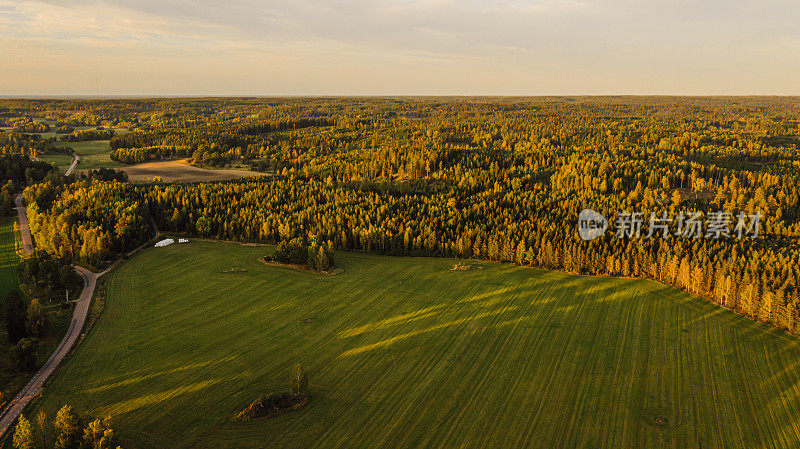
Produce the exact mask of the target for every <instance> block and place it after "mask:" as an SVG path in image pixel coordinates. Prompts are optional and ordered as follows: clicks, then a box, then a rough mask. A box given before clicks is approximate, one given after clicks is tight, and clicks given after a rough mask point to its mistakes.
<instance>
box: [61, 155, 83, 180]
mask: <svg viewBox="0 0 800 449" xmlns="http://www.w3.org/2000/svg"><path fill="white" fill-rule="evenodd" d="M80 160H81V157H80V156H78V155H77V154H73V155H72V164H70V165H69V167H67V171H65V172H64V175H66V176H69V175H71V174H72V171H73V170H75V167H77V166H78V162H80Z"/></svg>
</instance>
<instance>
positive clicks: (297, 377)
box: [292, 363, 308, 393]
mask: <svg viewBox="0 0 800 449" xmlns="http://www.w3.org/2000/svg"><path fill="white" fill-rule="evenodd" d="M306 387H308V374H306V370H304V369H303V366H302V365H300V364H299V363H298V364H297V365H295V366H294V367H293V368H292V393H302V392H303V391H304V390H305V389H306Z"/></svg>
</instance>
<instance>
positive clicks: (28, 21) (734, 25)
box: [0, 0, 800, 95]
mask: <svg viewBox="0 0 800 449" xmlns="http://www.w3.org/2000/svg"><path fill="white" fill-rule="evenodd" d="M797 17H800V4H798V2H795V1H793V0H764V1H737V0H730V1H725V2H723V1H702V2H700V1H698V2H688V1H675V0H672V1H666V0H664V1H662V0H658V1H647V0H644V1H634V0H604V1H603V0H599V1H598V0H582V1H581V0H566V1H558V0H540V1H516V0H496V1H478V0H466V1H451V0H406V1H400V0H351V1H332V0H311V1H290V0H266V1H254V0H233V1H226V2H218V1H206V0H202V1H194V2H189V1H182V0H167V1H152V0H146V1H134V0H111V1H83V0H76V1H26V0H22V1H20V0H15V1H6V0H0V56H1V57H0V95H71V94H76V95H77V94H91V93H94V91H95V76H98V77H99V79H100V89H101V93H103V94H106V95H115V94H116V95H119V94H131V95H320V94H322V95H327V94H343V95H354V94H355V95H357V94H375V95H386V94H445V95H446V94H499V95H514V94H518V95H536V94H582V93H583V94H606V93H621V94H624V93H631V94H636V93H653V94H795V95H796V94H800V88H798V87H799V86H800V83H798V81H797V80H798V79H799V78H800V29H798V27H797V26H796V24H795V23H794V21H795V19H796V18H797Z"/></svg>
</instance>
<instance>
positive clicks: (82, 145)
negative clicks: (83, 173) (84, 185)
mask: <svg viewBox="0 0 800 449" xmlns="http://www.w3.org/2000/svg"><path fill="white" fill-rule="evenodd" d="M108 142H109V141H108V140H90V141H87V142H58V143H57V144H56V145H57V146H61V147H72V149H73V150H74V151H75V154H77V155H78V156H80V157H81V160H80V162H78V166H77V167H75V169H76V170H96V169H98V168H119V167H122V165H123V164H120V163H119V162H117V161H112V160H111V157H110V156H109V155H110V153H111V145H109V143H108ZM67 165H69V164H67Z"/></svg>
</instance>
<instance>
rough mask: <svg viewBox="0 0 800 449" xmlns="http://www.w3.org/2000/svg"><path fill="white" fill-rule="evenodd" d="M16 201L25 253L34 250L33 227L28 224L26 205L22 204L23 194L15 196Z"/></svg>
mask: <svg viewBox="0 0 800 449" xmlns="http://www.w3.org/2000/svg"><path fill="white" fill-rule="evenodd" d="M14 203H15V204H16V205H17V207H16V209H17V216H18V217H19V233H20V236H21V237H22V249H24V250H25V254H30V253H32V252H33V238H32V237H31V228H30V227H29V226H28V214H27V213H26V212H25V206H23V205H22V195H17V197H16V198H14Z"/></svg>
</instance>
